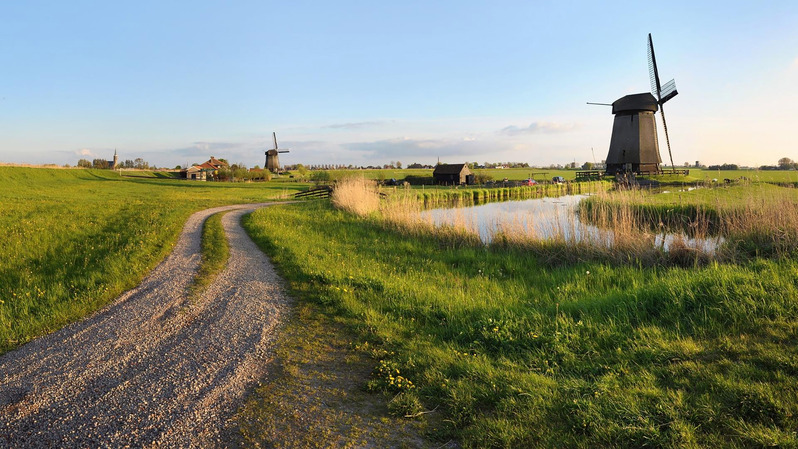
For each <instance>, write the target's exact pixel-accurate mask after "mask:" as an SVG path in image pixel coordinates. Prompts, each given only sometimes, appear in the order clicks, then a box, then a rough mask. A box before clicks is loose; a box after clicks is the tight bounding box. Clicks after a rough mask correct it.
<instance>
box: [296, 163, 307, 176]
mask: <svg viewBox="0 0 798 449" xmlns="http://www.w3.org/2000/svg"><path fill="white" fill-rule="evenodd" d="M296 171H297V173H299V177H300V178H301V179H305V177H307V175H308V169H307V168H306V167H305V166H304V165H302V164H297V166H296Z"/></svg>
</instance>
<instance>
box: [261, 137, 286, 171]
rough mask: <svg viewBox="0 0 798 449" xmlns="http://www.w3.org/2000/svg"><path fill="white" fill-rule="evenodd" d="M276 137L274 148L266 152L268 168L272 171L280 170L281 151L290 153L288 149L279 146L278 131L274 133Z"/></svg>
mask: <svg viewBox="0 0 798 449" xmlns="http://www.w3.org/2000/svg"><path fill="white" fill-rule="evenodd" d="M272 138H274V148H272V149H271V150H269V151H267V152H266V164H265V165H266V169H267V170H269V171H270V172H272V173H279V172H280V156H279V154H280V153H288V150H287V149H286V150H280V149H278V148H277V133H276V132H273V133H272Z"/></svg>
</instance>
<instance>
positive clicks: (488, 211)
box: [420, 195, 723, 253]
mask: <svg viewBox="0 0 798 449" xmlns="http://www.w3.org/2000/svg"><path fill="white" fill-rule="evenodd" d="M588 196H589V195H567V196H560V197H553V198H536V199H530V200H523V201H505V202H495V203H486V204H481V205H477V206H471V207H458V208H441V209H429V210H425V211H422V212H420V214H421V218H422V219H424V220H426V221H431V222H432V223H434V224H435V225H436V226H442V225H449V226H457V227H464V228H466V229H470V230H473V231H474V232H476V233H478V234H479V237H480V239H481V240H482V241H483V242H485V243H486V244H487V243H490V242H491V240H492V239H493V236H494V235H495V234H496V233H498V232H505V233H523V234H524V235H526V236H530V237H534V238H539V239H541V240H546V239H555V238H557V239H563V240H565V241H568V242H580V241H594V242H595V241H599V242H604V243H605V244H607V245H610V244H612V239H613V234H612V231H611V230H608V229H602V228H599V227H596V226H594V225H592V224H588V223H583V222H582V221H581V220H580V219H579V216H578V214H577V213H576V208H577V205H578V204H579V202H580V201H582V200H583V199H585V198H587V197H588ZM676 239H678V240H679V241H681V242H684V243H685V244H686V245H687V246H688V247H690V248H693V249H696V250H700V251H704V252H706V253H712V252H714V250H715V248H717V247H718V245H719V244H720V243H722V242H723V238H722V237H715V238H706V239H695V238H689V237H687V236H686V235H684V234H670V233H661V234H659V235H656V236H655V240H654V244H655V245H656V246H661V247H663V249H665V250H667V249H668V247H669V246H670V245H671V243H672V242H673V241H674V240H676Z"/></svg>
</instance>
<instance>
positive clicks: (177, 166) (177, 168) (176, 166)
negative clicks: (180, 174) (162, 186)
mask: <svg viewBox="0 0 798 449" xmlns="http://www.w3.org/2000/svg"><path fill="white" fill-rule="evenodd" d="M182 168H183V167H181V166H180V165H175V170H180V169H182Z"/></svg>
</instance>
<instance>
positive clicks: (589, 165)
mask: <svg viewBox="0 0 798 449" xmlns="http://www.w3.org/2000/svg"><path fill="white" fill-rule="evenodd" d="M582 170H593V163H592V162H585V163H584V164H582Z"/></svg>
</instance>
